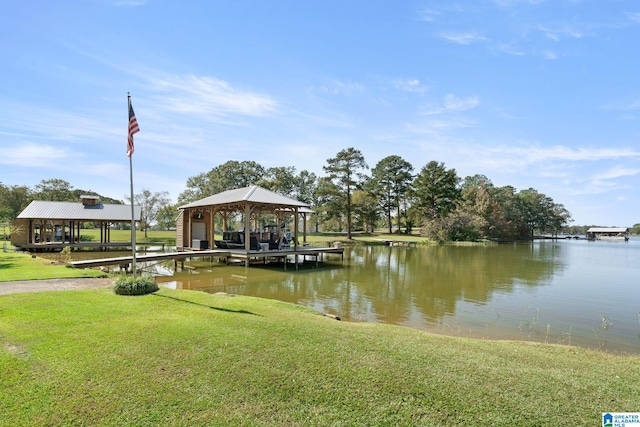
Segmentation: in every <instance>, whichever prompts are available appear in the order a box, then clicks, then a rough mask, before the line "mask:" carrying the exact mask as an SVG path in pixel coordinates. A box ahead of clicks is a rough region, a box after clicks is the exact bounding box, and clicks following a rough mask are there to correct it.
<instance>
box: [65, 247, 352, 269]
mask: <svg viewBox="0 0 640 427" xmlns="http://www.w3.org/2000/svg"><path fill="white" fill-rule="evenodd" d="M325 254H339V255H340V259H341V261H344V248H316V247H304V248H298V249H297V250H294V249H293V248H291V249H282V250H277V251H249V252H245V251H241V250H233V249H205V250H198V251H184V252H168V253H153V254H142V255H136V262H158V261H174V264H175V265H176V267H177V264H178V262H180V263H182V264H183V265H184V261H185V260H186V259H187V258H206V257H211V258H218V259H224V261H225V262H226V263H227V264H228V263H230V262H233V260H241V261H244V264H245V266H249V264H250V262H251V260H254V261H256V260H257V261H263V262H264V264H266V263H268V262H269V261H271V260H276V261H282V262H283V263H284V268H285V270H286V269H287V260H288V259H289V258H291V257H293V259H294V263H295V265H296V270H297V269H298V261H299V260H300V257H302V261H303V262H305V261H306V260H307V258H311V260H312V261H315V263H316V266H318V263H319V262H322V261H323V260H324V255H325ZM132 262H133V256H121V257H113V258H102V259H88V260H82V261H72V262H70V263H69V264H70V265H71V266H73V267H75V268H95V267H101V266H105V265H118V266H120V267H121V268H123V269H128V268H129V265H130V264H131V263H132Z"/></svg>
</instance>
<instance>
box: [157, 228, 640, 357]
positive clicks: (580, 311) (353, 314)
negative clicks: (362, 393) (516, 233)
mask: <svg viewBox="0 0 640 427" xmlns="http://www.w3.org/2000/svg"><path fill="white" fill-rule="evenodd" d="M325 261H326V262H325V263H323V264H321V266H320V267H319V268H312V269H304V270H300V271H294V270H293V268H292V267H291V266H290V267H289V270H288V271H284V270H283V268H282V265H280V266H279V267H278V266H275V265H272V266H269V267H260V266H251V267H249V268H246V267H244V265H243V266H225V265H224V264H218V263H214V264H211V263H209V262H193V263H191V264H190V267H195V268H189V269H185V270H184V271H180V272H173V271H170V270H168V269H165V270H164V271H165V274H169V275H167V276H160V277H158V282H159V283H160V284H161V285H164V286H168V287H172V288H177V289H192V290H201V291H205V292H212V293H213V292H228V293H232V294H241V295H251V296H258V297H263V298H272V299H277V300H281V301H287V302H291V303H294V304H301V305H304V306H308V307H311V308H314V309H316V310H318V311H320V312H323V313H331V314H335V315H338V316H340V317H341V318H342V319H343V320H348V321H356V322H359V321H366V322H383V323H390V324H394V325H402V326H406V327H411V328H416V329H421V330H426V331H431V332H437V333H444V334H448V335H456V336H464V337H478V338H489V339H517V340H528V341H538V342H549V343H560V344H571V345H577V346H583V347H589V348H602V349H605V350H608V351H616V352H628V353H636V354H640V240H638V239H633V238H632V239H631V240H630V241H628V242H602V241H586V240H557V241H554V240H543V241H534V242H528V243H513V244H500V245H487V246H427V247H418V248H414V247H411V248H408V247H387V246H355V247H353V248H346V249H345V258H344V262H343V263H341V262H340V260H339V259H337V260H336V259H332V258H331V257H327V258H326V259H325ZM167 265H169V264H167ZM171 266H172V264H171Z"/></svg>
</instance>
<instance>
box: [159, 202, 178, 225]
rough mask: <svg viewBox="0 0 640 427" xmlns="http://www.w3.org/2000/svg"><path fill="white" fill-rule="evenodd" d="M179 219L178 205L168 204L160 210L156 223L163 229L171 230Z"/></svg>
mask: <svg viewBox="0 0 640 427" xmlns="http://www.w3.org/2000/svg"><path fill="white" fill-rule="evenodd" d="M177 217H178V207H177V206H176V205H172V204H168V205H165V206H162V207H161V208H160V209H158V213H157V215H156V222H157V223H158V226H159V227H160V228H161V229H163V230H169V229H170V228H171V227H175V226H176V218H177Z"/></svg>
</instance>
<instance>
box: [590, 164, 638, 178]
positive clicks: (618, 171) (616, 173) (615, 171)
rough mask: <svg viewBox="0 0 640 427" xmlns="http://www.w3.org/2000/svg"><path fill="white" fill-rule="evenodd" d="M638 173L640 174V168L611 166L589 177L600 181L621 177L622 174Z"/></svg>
mask: <svg viewBox="0 0 640 427" xmlns="http://www.w3.org/2000/svg"><path fill="white" fill-rule="evenodd" d="M638 174H640V169H634V168H625V167H622V166H619V167H615V168H611V169H609V170H608V171H606V172H602V173H600V174H597V175H594V176H592V177H591V179H593V180H598V181H602V180H609V179H616V178H621V177H624V176H635V175H638Z"/></svg>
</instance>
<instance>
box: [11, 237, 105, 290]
mask: <svg viewBox="0 0 640 427" xmlns="http://www.w3.org/2000/svg"><path fill="white" fill-rule="evenodd" d="M3 243H7V248H8V249H7V252H4V251H0V282H8V281H12V280H38V279H67V278H74V277H105V276H106V273H104V272H102V271H98V270H78V269H75V268H69V267H66V266H65V264H64V259H63V258H64V255H59V258H60V259H59V260H55V259H45V258H41V257H38V256H36V257H32V255H31V254H29V253H26V252H15V251H14V248H13V247H12V246H9V244H8V242H3ZM54 258H55V256H54Z"/></svg>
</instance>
